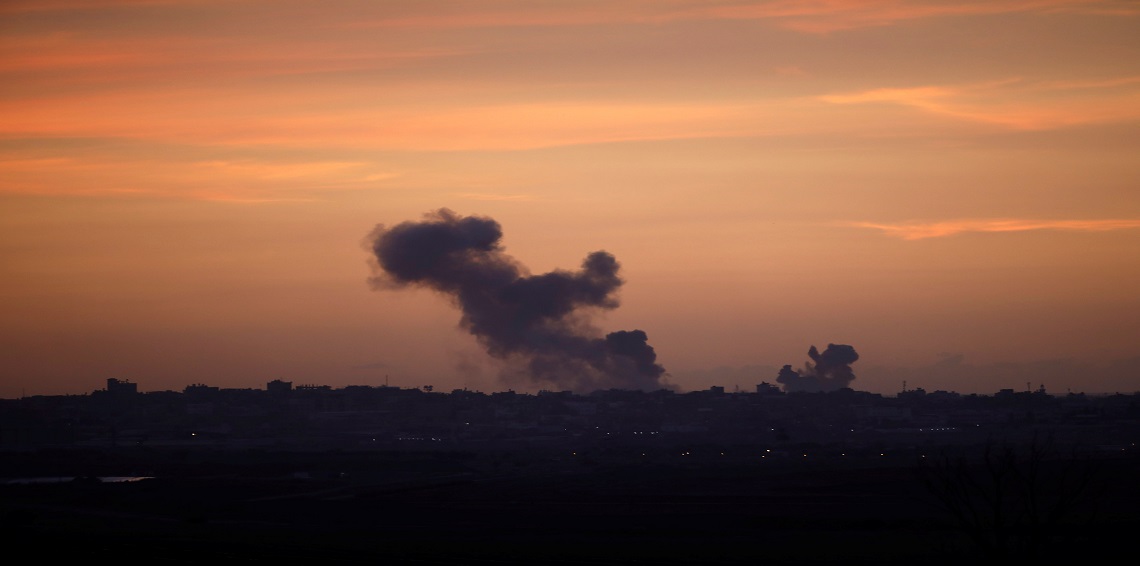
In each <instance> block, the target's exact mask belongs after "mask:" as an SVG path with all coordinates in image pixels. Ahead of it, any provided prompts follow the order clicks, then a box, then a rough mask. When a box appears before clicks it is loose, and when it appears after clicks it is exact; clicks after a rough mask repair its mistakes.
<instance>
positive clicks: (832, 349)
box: [776, 344, 859, 393]
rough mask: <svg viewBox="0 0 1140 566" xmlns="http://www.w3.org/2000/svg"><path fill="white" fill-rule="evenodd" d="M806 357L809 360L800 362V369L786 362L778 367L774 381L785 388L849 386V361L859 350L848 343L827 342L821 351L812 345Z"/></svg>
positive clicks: (853, 375)
mask: <svg viewBox="0 0 1140 566" xmlns="http://www.w3.org/2000/svg"><path fill="white" fill-rule="evenodd" d="M808 357H809V358H811V360H812V361H810V362H804V368H803V369H800V370H794V369H792V366H790V365H786V366H784V367H783V368H781V369H780V373H779V375H777V376H776V382H777V383H782V384H783V385H784V391H785V392H788V393H792V392H795V391H805V392H817V391H836V390H839V389H843V388H845V387H850V386H851V382H852V381H854V380H855V374H854V373H853V372H852V371H851V364H853V363H855V362H856V361H857V360H858V359H859V354H857V353H855V348H852V347H851V346H848V345H846V344H828V345H827V349H826V350H824V351H823V353H822V354H821V353H819V350H817V349H816V348H815V346H812V347H811V349H809V350H808Z"/></svg>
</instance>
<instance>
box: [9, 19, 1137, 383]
mask: <svg viewBox="0 0 1140 566" xmlns="http://www.w3.org/2000/svg"><path fill="white" fill-rule="evenodd" d="M1138 30H1140V3H1138V2H1135V1H1131V0H986V1H982V0H978V1H972V0H965V1H963V0H959V1H949V0H948V1H935V0H931V1H905V0H814V1H812V0H805V1H791V0H771V1H759V2H734V1H729V0H724V1H721V0H708V1H705V0H657V1H649V0H642V1H634V0H599V1H592V0H580V1H570V0H565V1H559V0H545V1H534V0H532V1H522V0H479V1H470V2H454V1H412V0H406V1H404V0H400V1H397V0H393V1H364V0H348V1H337V0H328V1H324V2H302V1H289V0H272V1H270V0H265V1H256V0H255V1H241V0H224V1H222V0H218V1H214V0H169V1H163V0H149V1H148V0H135V1H132V0H73V1H72V0H6V1H4V2H3V3H0V269H2V273H3V277H2V279H0V313H2V314H3V316H2V317H0V344H2V346H0V397H5V398H14V397H19V396H21V395H57V394H70V393H77V394H79V393H87V392H90V391H92V390H95V389H101V388H103V387H105V383H106V379H107V378H110V377H114V378H118V379H126V380H130V381H133V382H135V383H137V384H138V386H139V390H140V391H161V390H178V391H181V390H182V389H183V388H184V387H185V386H186V385H189V384H194V383H204V384H207V385H213V386H219V387H240V388H264V387H265V384H266V382H268V381H270V380H274V379H283V380H286V381H292V382H293V383H294V385H299V384H319V385H330V386H333V387H342V386H345V385H384V384H385V383H388V384H390V385H393V386H400V387H420V386H423V385H429V384H430V385H433V386H434V388H435V390H436V391H450V390H452V389H457V388H468V389H473V390H480V391H484V392H492V391H501V390H506V389H508V388H510V389H514V390H516V391H538V390H540V389H549V388H554V389H556V388H557V387H556V386H555V385H552V384H548V383H537V382H529V381H526V380H520V379H518V378H517V376H516V377H513V378H510V379H504V378H502V376H501V372H502V364H501V362H500V361H499V360H496V359H494V358H492V357H490V356H489V355H488V354H487V353H486V352H485V351H484V350H483V348H482V347H481V346H480V344H479V343H478V342H477V341H476V340H475V338H474V337H472V336H471V335H470V334H469V333H467V332H466V331H464V330H463V329H461V328H459V326H458V323H459V319H460V312H459V311H458V310H457V309H456V307H455V306H454V305H453V304H452V303H451V302H450V300H449V299H448V297H446V296H443V295H441V294H438V293H435V292H432V291H430V290H427V289H418V288H405V289H384V288H380V289H377V288H374V287H373V286H371V285H369V282H368V281H369V278H370V277H372V276H373V275H374V272H373V266H372V265H371V264H370V251H369V250H368V248H367V247H366V246H365V245H364V242H365V239H366V237H367V236H368V235H369V233H371V232H372V231H373V229H374V228H375V227H376V226H377V225H378V224H380V225H384V226H386V227H391V226H394V225H397V224H399V223H401V222H405V221H419V220H421V219H422V218H424V215H425V214H426V213H429V212H431V211H435V210H438V209H440V208H447V209H450V210H452V211H454V213H455V214H458V215H463V216H468V215H473V216H479V217H489V218H492V219H494V220H495V221H497V222H498V223H499V224H500V225H501V227H502V232H503V239H502V245H503V251H504V253H505V254H507V255H509V256H511V257H513V258H514V259H515V260H517V261H518V262H519V263H520V264H522V265H524V266H526V268H527V269H528V270H529V271H530V272H531V273H535V274H538V273H545V272H548V271H551V270H554V269H566V270H576V269H578V267H579V266H580V265H581V263H582V261H583V259H584V258H585V257H586V256H587V255H588V254H590V253H591V252H594V251H598V250H604V251H606V252H609V253H610V254H613V256H615V257H616V258H617V261H618V262H619V263H620V265H621V269H620V276H621V277H622V279H623V280H624V281H625V283H624V285H623V286H622V287H621V289H620V294H619V297H620V300H621V305H620V307H618V308H616V309H612V310H606V311H602V312H596V313H582V314H583V316H591V317H592V318H591V319H590V320H591V323H592V325H593V326H594V327H596V329H597V331H598V332H599V333H607V332H611V331H614V330H622V329H624V330H633V329H638V330H643V331H644V332H645V333H646V334H647V335H648V343H649V344H650V345H651V346H652V347H653V348H654V349H655V351H656V353H657V361H658V362H659V363H660V364H661V365H663V366H664V367H665V369H666V371H667V374H666V377H665V380H666V381H667V382H668V383H669V384H670V385H671V386H673V387H675V388H676V389H677V390H678V391H690V390H697V389H706V388H708V387H709V386H713V385H719V386H724V387H725V388H726V389H727V390H730V391H731V390H734V389H735V388H737V387H739V389H740V390H742V391H752V390H754V388H755V386H756V384H758V383H760V382H762V381H767V382H769V383H775V378H776V372H777V371H778V369H779V368H780V367H781V366H783V365H785V364H791V365H793V366H794V367H800V366H802V365H803V364H804V362H805V361H806V360H807V359H808V358H807V351H808V348H809V347H810V346H812V345H815V346H817V347H818V348H820V349H821V350H822V349H823V348H824V347H826V346H827V345H828V344H829V343H835V344H847V345H851V346H853V347H854V348H855V350H857V351H858V354H859V356H860V359H859V361H857V362H856V363H855V364H853V366H852V367H853V369H854V372H855V375H856V379H855V380H854V382H853V384H852V387H853V388H855V389H858V390H863V391H872V392H878V393H883V394H887V395H893V394H895V393H897V392H898V391H899V390H901V389H902V388H903V383H904V381H905V383H906V386H907V388H910V389H913V388H918V387H921V388H924V389H926V390H927V391H933V390H939V389H941V390H950V391H958V392H962V393H981V394H992V393H994V392H997V391H998V390H1000V389H1005V388H1012V389H1015V390H1024V389H1025V388H1026V387H1027V386H1028V387H1032V388H1033V389H1036V388H1038V387H1039V386H1044V387H1045V388H1046V389H1047V391H1048V392H1050V393H1052V394H1064V393H1065V392H1066V391H1072V392H1087V393H1111V392H1117V391H1119V392H1135V391H1140V292H1138V290H1140V33H1137V32H1138Z"/></svg>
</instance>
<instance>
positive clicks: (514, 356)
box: [368, 208, 665, 392]
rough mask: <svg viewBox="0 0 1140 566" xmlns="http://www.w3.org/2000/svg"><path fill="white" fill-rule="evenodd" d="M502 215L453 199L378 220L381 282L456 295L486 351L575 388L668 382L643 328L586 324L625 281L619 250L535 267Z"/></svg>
mask: <svg viewBox="0 0 1140 566" xmlns="http://www.w3.org/2000/svg"><path fill="white" fill-rule="evenodd" d="M502 235H503V234H502V230H501V228H500V226H499V223H498V222H496V221H494V220H492V219H490V218H486V217H478V216H460V215H457V214H456V213H454V212H452V211H450V210H448V209H445V208H444V209H439V210H437V211H434V212H430V213H428V214H426V215H425V217H424V219H423V220H422V221H421V222H411V221H409V222H403V223H400V224H397V225H396V226H392V227H391V228H386V227H384V226H383V225H378V226H377V227H376V228H375V229H374V230H373V231H372V233H371V234H370V235H369V237H368V243H369V245H370V246H371V249H372V252H373V254H375V259H376V261H377V264H376V266H375V267H376V271H377V273H376V275H375V276H374V277H373V278H372V279H371V281H372V283H373V285H374V286H375V287H379V288H383V287H395V288H403V287H425V288H429V289H433V290H435V291H438V292H440V293H443V294H445V295H448V296H449V297H451V298H452V299H453V300H454V301H455V304H456V305H457V306H458V307H459V309H460V310H461V311H462V313H463V314H462V318H461V319H460V323H459V324H460V326H461V327H462V328H464V329H465V330H467V331H468V332H470V333H471V334H472V335H474V336H475V337H476V339H478V341H479V343H480V344H481V345H482V346H483V347H484V348H486V350H487V353H488V354H490V355H491V356H494V357H496V358H499V359H503V360H521V361H523V362H524V363H525V365H526V368H527V373H528V375H529V376H530V377H531V378H532V379H534V380H535V381H538V382H550V383H552V384H555V385H557V386H559V387H562V388H565V389H569V390H574V391H577V392H590V391H594V390H598V389H627V390H635V389H636V390H643V391H653V390H657V389H662V388H664V386H663V385H662V383H661V377H662V376H663V375H664V373H665V368H663V367H662V366H661V365H660V364H658V363H657V362H656V359H657V354H656V353H655V352H654V351H653V348H652V347H651V346H650V345H649V344H648V342H647V336H646V334H645V332H643V331H641V330H629V331H625V330H621V331H617V332H612V333H610V334H608V335H606V336H604V337H602V336H600V335H599V334H600V333H599V332H597V331H595V330H593V328H592V327H590V326H589V324H588V322H589V321H588V316H587V315H588V313H587V312H586V311H587V310H588V309H591V308H598V309H614V308H617V306H618V300H617V298H616V297H615V294H616V292H617V290H618V288H619V287H621V285H622V283H623V281H622V279H621V278H619V277H618V268H619V264H618V262H617V260H616V259H615V258H614V256H612V255H610V254H609V253H606V252H604V251H597V252H593V253H591V254H589V255H588V256H586V259H585V260H583V261H582V266H581V268H580V269H579V270H578V271H573V272H571V271H563V270H555V271H552V272H550V273H544V274H542V275H531V274H530V273H529V272H528V271H527V270H526V268H525V267H523V266H522V265H521V264H520V263H518V262H517V261H516V260H515V259H514V258H512V257H511V256H509V255H507V254H505V253H504V252H503V248H502V246H501V245H500V242H499V241H500V239H501V238H502Z"/></svg>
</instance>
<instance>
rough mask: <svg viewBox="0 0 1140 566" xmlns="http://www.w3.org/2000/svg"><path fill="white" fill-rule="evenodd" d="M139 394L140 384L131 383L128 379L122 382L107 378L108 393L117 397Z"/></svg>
mask: <svg viewBox="0 0 1140 566" xmlns="http://www.w3.org/2000/svg"><path fill="white" fill-rule="evenodd" d="M138 392H139V386H138V384H135V383H131V382H130V381H128V380H126V379H122V380H120V379H115V378H113V377H109V378H107V393H111V394H115V395H133V394H135V393H138Z"/></svg>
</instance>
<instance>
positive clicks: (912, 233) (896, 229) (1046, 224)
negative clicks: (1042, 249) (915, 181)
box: [849, 218, 1140, 240]
mask: <svg viewBox="0 0 1140 566" xmlns="http://www.w3.org/2000/svg"><path fill="white" fill-rule="evenodd" d="M849 225H850V226H855V227H858V228H872V229H875V230H879V231H881V232H882V233H884V234H886V235H888V236H894V237H896V238H902V239H903V240H923V239H927V238H941V237H946V236H953V235H955V234H961V233H963V232H1025V231H1029V230H1068V231H1076V232H1108V231H1112V230H1128V229H1135V228H1140V219H1107V220H1028V219H1017V218H1003V219H964V220H946V221H941V222H899V223H877V222H852V223H850V224H849Z"/></svg>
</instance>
